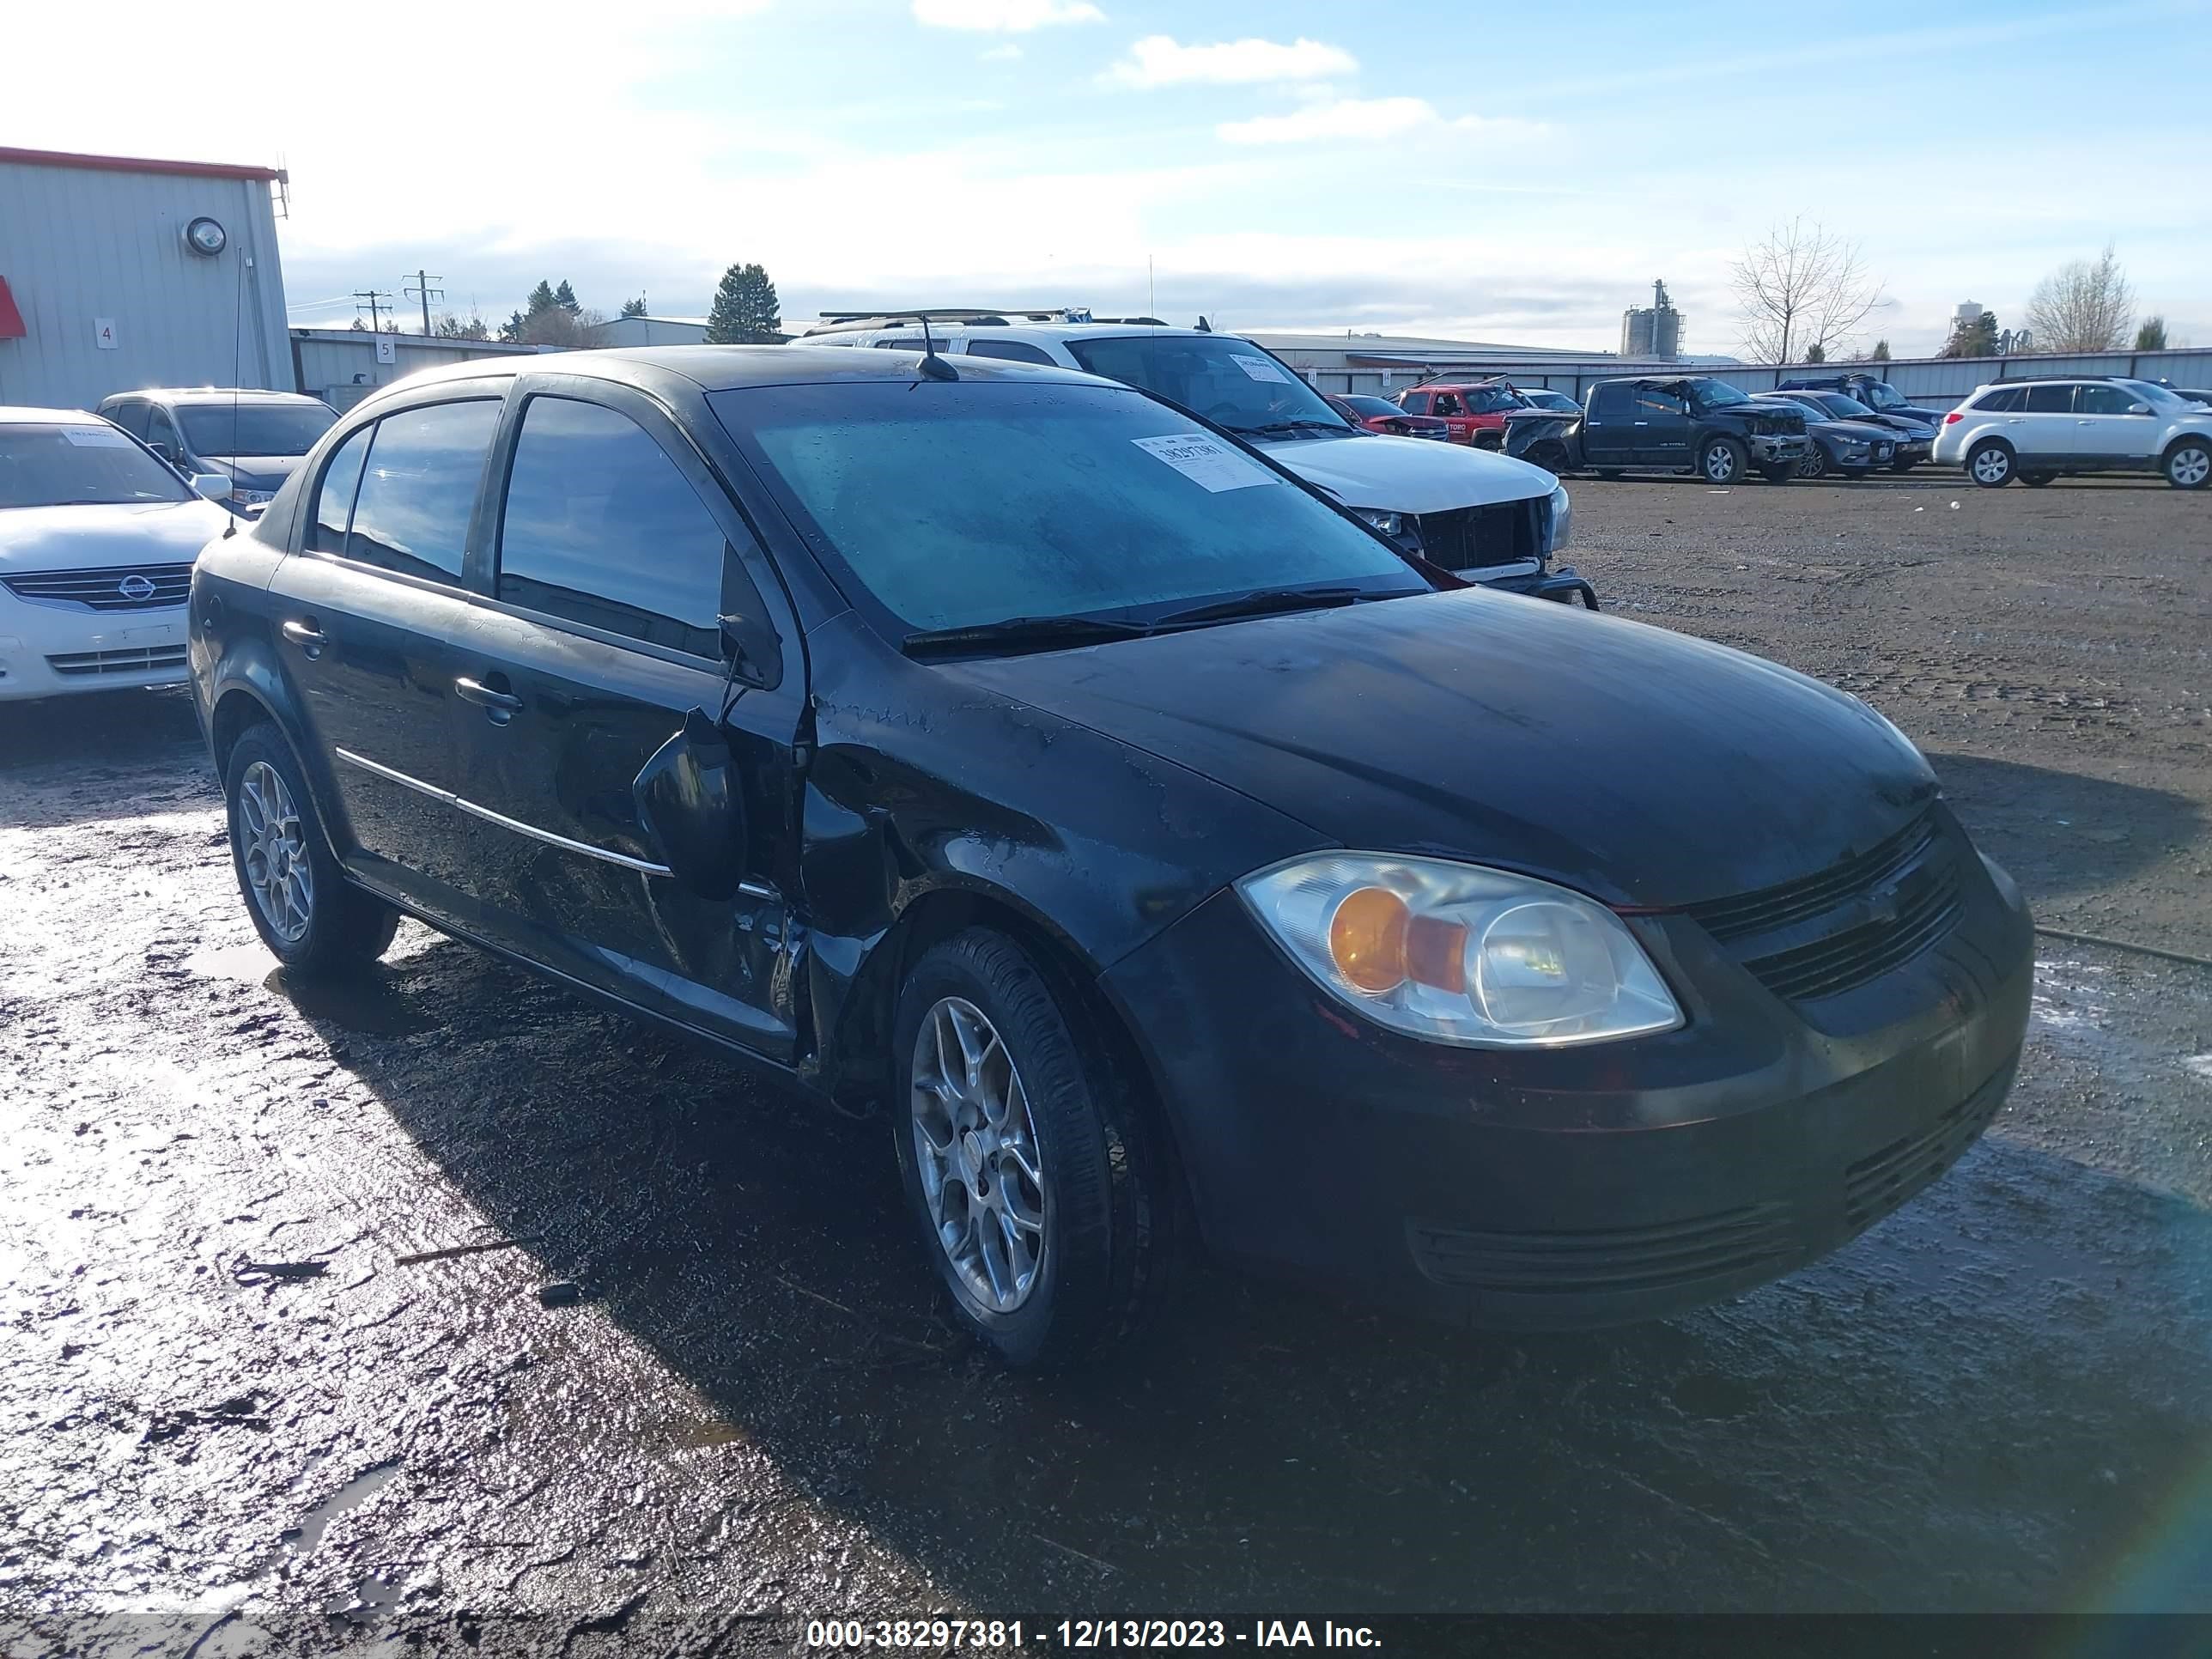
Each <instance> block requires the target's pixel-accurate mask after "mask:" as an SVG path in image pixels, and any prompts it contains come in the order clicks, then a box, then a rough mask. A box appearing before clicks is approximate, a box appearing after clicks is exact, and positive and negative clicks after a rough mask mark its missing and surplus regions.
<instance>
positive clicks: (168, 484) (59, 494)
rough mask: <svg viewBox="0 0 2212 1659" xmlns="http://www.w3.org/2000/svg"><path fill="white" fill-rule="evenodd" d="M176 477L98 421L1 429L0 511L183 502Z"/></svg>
mask: <svg viewBox="0 0 2212 1659" xmlns="http://www.w3.org/2000/svg"><path fill="white" fill-rule="evenodd" d="M190 499H191V491H190V490H188V489H185V487H184V485H183V484H182V483H179V481H178V478H177V475H176V474H175V473H173V472H172V471H169V469H168V468H167V467H166V466H163V465H161V462H159V461H157V460H155V459H154V458H153V457H152V456H151V455H149V454H148V453H146V452H145V451H144V450H143V449H141V448H139V447H138V446H137V444H135V443H133V442H131V440H130V439H128V438H126V437H125V436H124V435H123V434H121V433H120V432H118V431H117V430H116V429H115V428H113V427H112V426H109V425H107V424H106V423H105V422H102V423H101V424H100V425H99V426H63V425H23V426H0V507H61V506H64V505H70V504H77V503H82V504H84V505H88V506H107V507H113V506H123V505H126V504H128V503H130V502H133V501H188V500H190Z"/></svg>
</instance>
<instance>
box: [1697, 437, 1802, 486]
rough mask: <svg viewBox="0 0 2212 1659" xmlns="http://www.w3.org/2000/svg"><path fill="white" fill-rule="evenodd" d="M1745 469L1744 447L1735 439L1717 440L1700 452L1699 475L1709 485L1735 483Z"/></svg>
mask: <svg viewBox="0 0 2212 1659" xmlns="http://www.w3.org/2000/svg"><path fill="white" fill-rule="evenodd" d="M1743 468H1744V453H1743V446H1742V445H1741V444H1740V443H1738V442H1737V441H1735V439H1733V438H1715V439H1713V440H1712V441H1711V442H1709V443H1708V444H1706V446H1705V447H1704V448H1703V449H1701V450H1699V452H1698V475H1699V477H1702V478H1703V479H1705V482H1706V483H1713V484H1727V483H1735V481H1736V480H1737V479H1739V478H1741V477H1743ZM1785 476H1787V475H1786V474H1785Z"/></svg>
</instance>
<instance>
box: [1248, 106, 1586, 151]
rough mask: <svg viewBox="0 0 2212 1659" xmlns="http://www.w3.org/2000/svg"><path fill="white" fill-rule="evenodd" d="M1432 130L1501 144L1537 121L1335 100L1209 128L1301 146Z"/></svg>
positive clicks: (1532, 133)
mask: <svg viewBox="0 0 2212 1659" xmlns="http://www.w3.org/2000/svg"><path fill="white" fill-rule="evenodd" d="M1430 127H1437V128H1444V129H1448V130H1449V131H1455V132H1466V133H1472V134H1478V135H1480V136H1482V137H1490V138H1496V139H1501V140H1507V139H1522V138H1534V137H1541V135H1542V134H1543V132H1544V131H1545V127H1544V125H1543V123H1541V121H1522V120H1517V119H1516V118H1513V117H1511V116H1494V117H1493V116H1483V115H1462V116H1461V117H1459V118H1457V119H1456V120H1452V121H1447V120H1445V119H1444V118H1443V116H1441V115H1439V114H1437V111H1436V106H1434V105H1433V104H1431V103H1430V102H1429V100H1427V99H1425V98H1340V99H1336V100H1334V101H1331V102H1326V103H1310V104H1308V105H1307V106H1305V107H1304V108H1303V109H1299V110H1296V111H1293V112H1291V113H1290V114H1288V115H1255V116H1254V117H1253V118H1251V119H1249V120H1248V121H1224V122H1223V123H1222V124H1221V125H1219V126H1218V127H1216V128H1215V129H1214V132H1215V135H1216V136H1217V137H1219V138H1220V139H1221V141H1222V142H1223V143H1230V144H1301V143H1310V142H1311V141H1312V140H1314V139H1317V138H1339V139H1363V138H1364V139H1382V138H1396V137H1402V136H1403V135H1405V134H1407V133H1408V132H1414V131H1420V130H1421V129H1424V128H1430Z"/></svg>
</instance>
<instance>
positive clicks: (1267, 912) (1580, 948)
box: [1237, 853, 1682, 1048]
mask: <svg viewBox="0 0 2212 1659" xmlns="http://www.w3.org/2000/svg"><path fill="white" fill-rule="evenodd" d="M1237 891H1238V892H1239V893H1241V894H1242V895H1243V898H1244V902H1245V903H1246V904H1248V905H1249V906H1250V907H1251V909H1252V913H1253V915H1255V916H1257V917H1258V918H1259V920H1260V924H1261V927H1265V928H1266V929H1267V932H1268V933H1270V934H1272V935H1273V937H1274V939H1276V941H1277V942H1278V943H1279V944H1280V945H1282V946H1283V947H1284V949H1285V950H1286V951H1289V952H1290V954H1291V960H1293V961H1294V962H1296V963H1297V964H1298V966H1299V967H1300V968H1302V969H1304V970H1305V971H1306V973H1307V974H1308V975H1310V977H1311V978H1312V979H1313V980H1314V981H1315V982H1316V984H1318V985H1319V986H1321V987H1322V989H1323V990H1325V991H1328V993H1329V994H1331V995H1333V996H1334V997H1335V998H1336V999H1337V1000H1339V1001H1340V1002H1342V1003H1344V1004H1346V1006H1349V1007H1352V1008H1355V1009H1357V1010H1358V1011H1359V1012H1361V1013H1363V1014H1364V1015H1365V1016H1366V1017H1367V1018H1370V1019H1371V1020H1373V1021H1375V1022H1376V1024H1378V1025H1385V1026H1388V1027H1389V1028H1390V1029H1391V1030H1395V1031H1403V1032H1406V1033H1407V1035H1409V1036H1417V1037H1425V1038H1427V1039H1428V1040H1429V1041H1431V1042H1454V1043H1462V1044H1466V1045H1468V1046H1470V1047H1474V1048H1552V1047H1557V1046H1559V1045H1562V1044H1565V1043H1573V1042H1603V1041H1606V1040H1608V1039H1611V1038H1614V1037H1626V1036H1640V1035H1642V1034H1644V1033H1645V1032H1650V1031H1671V1030H1674V1028H1675V1027H1676V1026H1678V1025H1680V1024H1682V1011H1681V1009H1680V1006H1678V1005H1677V1004H1676V1003H1675V1001H1674V997H1673V995H1672V994H1669V992H1668V989H1667V986H1666V982H1665V981H1663V980H1662V979H1661V978H1660V977H1659V972H1658V969H1656V968H1654V967H1653V966H1652V965H1651V960H1650V957H1647V956H1645V955H1644V948H1643V947H1642V946H1641V945H1638V944H1637V942H1636V940H1635V939H1634V938H1633V937H1632V935H1631V934H1630V933H1629V931H1628V929H1627V928H1626V927H1625V926H1624V925H1623V924H1622V922H1621V920H1620V917H1618V916H1616V915H1613V912H1612V911H1610V910H1608V909H1607V908H1605V907H1604V906H1603V905H1601V904H1598V903H1595V902H1593V901H1591V900H1589V899H1587V898H1584V897H1583V896H1582V895H1581V894H1580V893H1577V892H1573V891H1571V890H1568V889H1567V888H1565V887H1555V886H1553V884H1551V883H1550V882H1547V881H1537V880H1535V879H1534V878H1531V877H1528V876H1516V875H1510V874H1508V873H1507V872H1504V871H1503V870H1491V869H1486V868H1484V867H1483V866H1480V865H1472V864H1451V863H1447V862H1445V861H1444V860H1441V859H1423V858H1396V857H1392V856H1389V855H1388V854H1376V853H1321V854H1313V855H1311V856H1309V857H1305V858H1300V859H1294V860H1291V862H1289V863H1287V864H1280V865H1277V866H1275V867H1274V868H1273V869H1270V870H1262V871H1261V872H1258V873H1256V874H1255V875H1249V876H1247V877H1245V878H1244V879H1243V880H1242V881H1240V882H1238V883H1237Z"/></svg>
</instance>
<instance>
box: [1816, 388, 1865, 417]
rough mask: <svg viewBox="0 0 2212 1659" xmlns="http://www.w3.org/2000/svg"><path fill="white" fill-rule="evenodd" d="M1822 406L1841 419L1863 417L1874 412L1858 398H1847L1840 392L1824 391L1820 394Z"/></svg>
mask: <svg viewBox="0 0 2212 1659" xmlns="http://www.w3.org/2000/svg"><path fill="white" fill-rule="evenodd" d="M1820 407H1821V408H1823V409H1825V410H1827V411H1828V413H1829V414H1831V415H1832V416H1835V417H1836V418H1837V419H1838V420H1839V421H1856V420H1861V419H1863V418H1864V417H1865V416H1869V415H1871V414H1873V413H1874V410H1870V409H1869V408H1868V407H1867V406H1866V405H1865V404H1863V403H1861V402H1860V401H1859V400H1858V399H1857V398H1846V397H1845V396H1844V394H1843V393H1842V392H1822V393H1821V394H1820Z"/></svg>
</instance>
